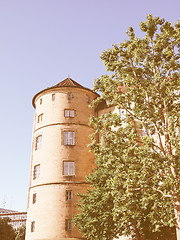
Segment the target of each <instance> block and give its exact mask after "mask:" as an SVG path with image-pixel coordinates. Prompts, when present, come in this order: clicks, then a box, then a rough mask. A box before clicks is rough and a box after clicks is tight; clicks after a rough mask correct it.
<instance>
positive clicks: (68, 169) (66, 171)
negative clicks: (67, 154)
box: [63, 161, 75, 176]
mask: <svg viewBox="0 0 180 240" xmlns="http://www.w3.org/2000/svg"><path fill="white" fill-rule="evenodd" d="M63 175H64V176H74V175H75V162H74V161H69V162H68V161H64V162H63Z"/></svg>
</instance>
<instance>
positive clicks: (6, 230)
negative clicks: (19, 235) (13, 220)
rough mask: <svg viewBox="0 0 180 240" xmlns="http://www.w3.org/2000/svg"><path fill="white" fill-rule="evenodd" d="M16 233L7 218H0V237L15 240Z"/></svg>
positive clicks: (4, 239)
mask: <svg viewBox="0 0 180 240" xmlns="http://www.w3.org/2000/svg"><path fill="white" fill-rule="evenodd" d="M15 236H16V233H15V231H14V229H13V227H12V226H11V225H10V219H9V218H0V239H2V240H15Z"/></svg>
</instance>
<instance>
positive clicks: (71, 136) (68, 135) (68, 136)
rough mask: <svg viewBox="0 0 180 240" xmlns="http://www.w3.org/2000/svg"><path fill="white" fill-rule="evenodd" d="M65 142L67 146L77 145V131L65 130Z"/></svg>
mask: <svg viewBox="0 0 180 240" xmlns="http://www.w3.org/2000/svg"><path fill="white" fill-rule="evenodd" d="M63 144H64V145H65V146H74V145H75V132H74V131H64V132H63Z"/></svg>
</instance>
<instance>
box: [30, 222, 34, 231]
mask: <svg viewBox="0 0 180 240" xmlns="http://www.w3.org/2000/svg"><path fill="white" fill-rule="evenodd" d="M31 232H35V222H34V221H33V222H31Z"/></svg>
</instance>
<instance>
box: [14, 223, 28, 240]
mask: <svg viewBox="0 0 180 240" xmlns="http://www.w3.org/2000/svg"><path fill="white" fill-rule="evenodd" d="M25 235H26V227H25V226H22V227H20V228H18V229H17V231H16V238H15V240H25Z"/></svg>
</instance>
